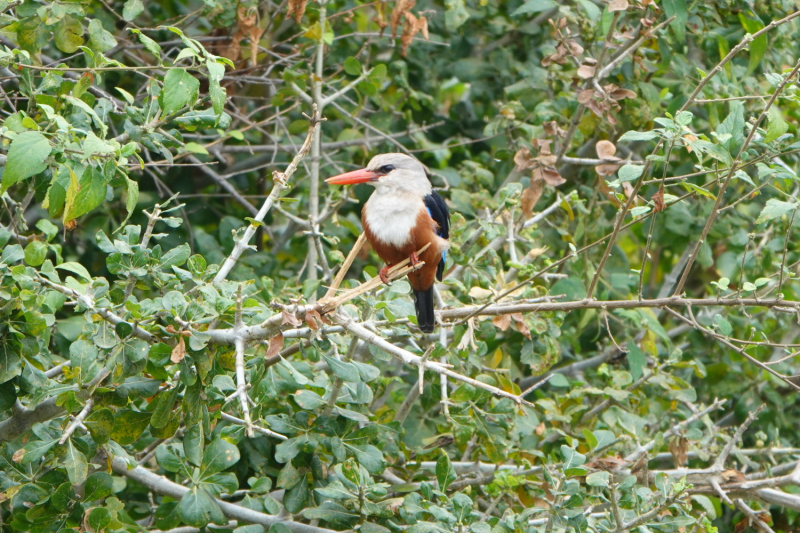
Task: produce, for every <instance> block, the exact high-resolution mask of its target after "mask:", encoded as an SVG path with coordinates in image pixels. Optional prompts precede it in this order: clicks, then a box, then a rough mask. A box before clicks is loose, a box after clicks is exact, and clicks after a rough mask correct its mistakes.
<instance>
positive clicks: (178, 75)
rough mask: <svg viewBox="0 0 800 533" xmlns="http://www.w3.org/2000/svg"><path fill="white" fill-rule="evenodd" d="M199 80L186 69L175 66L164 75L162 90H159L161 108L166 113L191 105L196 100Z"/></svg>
mask: <svg viewBox="0 0 800 533" xmlns="http://www.w3.org/2000/svg"><path fill="white" fill-rule="evenodd" d="M199 90H200V82H199V81H198V80H197V78H195V77H194V76H192V75H191V74H190V73H189V72H188V71H186V70H184V69H181V68H176V69H172V70H170V71H169V72H167V75H166V76H165V77H164V90H163V91H162V92H161V96H160V103H161V109H162V111H163V112H164V114H166V115H170V114H172V113H175V112H176V111H178V110H180V109H181V108H183V107H184V106H187V105H188V106H191V105H194V103H195V102H196V101H197V95H198V91H199Z"/></svg>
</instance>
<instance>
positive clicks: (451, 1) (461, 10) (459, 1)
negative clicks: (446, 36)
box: [444, 0, 469, 31]
mask: <svg viewBox="0 0 800 533" xmlns="http://www.w3.org/2000/svg"><path fill="white" fill-rule="evenodd" d="M444 7H445V10H446V11H445V12H444V25H445V27H446V28H447V30H448V31H456V30H457V29H458V28H460V27H461V25H462V24H464V23H465V22H466V21H467V20H469V13H468V12H467V9H466V7H464V0H444Z"/></svg>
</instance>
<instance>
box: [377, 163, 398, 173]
mask: <svg viewBox="0 0 800 533" xmlns="http://www.w3.org/2000/svg"><path fill="white" fill-rule="evenodd" d="M378 170H380V172H381V174H388V173H389V172H391V171H392V170H394V165H383V166H382V167H381V168H379V169H378Z"/></svg>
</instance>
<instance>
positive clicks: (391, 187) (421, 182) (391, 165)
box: [366, 153, 432, 196]
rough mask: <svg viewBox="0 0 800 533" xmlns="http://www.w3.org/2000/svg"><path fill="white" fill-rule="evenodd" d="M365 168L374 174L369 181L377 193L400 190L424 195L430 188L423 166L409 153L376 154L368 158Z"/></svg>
mask: <svg viewBox="0 0 800 533" xmlns="http://www.w3.org/2000/svg"><path fill="white" fill-rule="evenodd" d="M366 170H368V171H371V172H373V173H374V174H375V178H374V179H372V180H370V181H369V183H370V184H372V185H373V186H375V188H376V189H377V192H378V193H379V194H382V193H392V192H395V191H397V192H400V191H402V192H409V193H414V194H418V195H420V196H425V195H428V194H430V193H431V190H432V189H431V182H430V181H429V180H428V175H427V173H426V172H425V167H424V166H423V165H422V163H420V162H419V161H417V160H416V159H415V158H413V157H411V156H410V155H406V154H401V153H390V154H380V155H376V156H375V157H373V158H372V159H371V160H370V162H369V164H368V165H367V168H366Z"/></svg>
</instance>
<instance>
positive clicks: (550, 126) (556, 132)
mask: <svg viewBox="0 0 800 533" xmlns="http://www.w3.org/2000/svg"><path fill="white" fill-rule="evenodd" d="M542 126H544V132H545V133H546V134H548V135H551V136H553V137H563V136H564V135H566V134H567V130H562V129H561V128H559V127H558V123H557V122H556V121H555V120H551V121H550V122H545V123H544V124H542Z"/></svg>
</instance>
